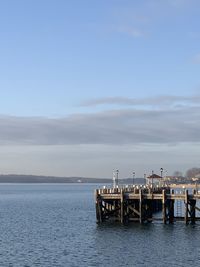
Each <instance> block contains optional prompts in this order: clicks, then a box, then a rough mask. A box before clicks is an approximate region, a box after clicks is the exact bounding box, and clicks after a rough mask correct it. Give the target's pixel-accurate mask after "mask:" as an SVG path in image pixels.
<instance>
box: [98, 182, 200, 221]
mask: <svg viewBox="0 0 200 267" xmlns="http://www.w3.org/2000/svg"><path fill="white" fill-rule="evenodd" d="M198 200H200V192H199V191H198V190H195V189H193V190H191V192H190V193H189V190H188V189H182V190H180V191H179V192H177V191H175V190H174V189H170V187H160V188H150V187H145V186H141V187H139V186H126V187H125V186H124V187H122V188H104V189H96V190H95V201H96V219H97V223H102V222H105V221H108V220H110V221H120V222H121V223H122V224H126V223H129V222H131V221H132V222H139V223H144V222H152V221H155V220H161V221H163V223H164V224H172V223H174V222H176V221H185V223H186V224H189V223H191V224H194V223H195V222H196V221H199V220H200V217H198V216H196V214H197V212H196V211H200V208H199V207H197V201H198ZM175 203H176V205H175ZM179 204H181V207H183V209H182V212H181V213H180V214H175V207H176V208H177V209H178V208H179ZM160 214H161V216H160V217H159V216H158V215H160Z"/></svg>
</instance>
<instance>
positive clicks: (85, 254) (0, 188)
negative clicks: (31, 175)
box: [0, 184, 200, 267]
mask: <svg viewBox="0 0 200 267" xmlns="http://www.w3.org/2000/svg"><path fill="white" fill-rule="evenodd" d="M94 188H96V185H71V184H64V185H55V184H54V185H53V184H48V185H41V184H40V185H39V184H38V185H27V184H21V185H6V184H4V185H2V184H0V266H2V267H6V266H10V267H11V266H20V267H23V266H24V267H25V266H26V267H28V266H42V267H45V266H48V267H49V266H53V267H54V266H55V267H56V266H74V267H75V266H136V267H137V266H180V267H183V266H198V267H199V266H200V246H199V245H200V223H199V224H197V225H195V226H191V225H189V226H185V225H184V223H177V224H175V225H163V224H161V223H152V224H148V225H139V224H130V225H129V226H121V225H120V224H106V225H101V226H98V225H96V220H95V210H94V198H93V189H94Z"/></svg>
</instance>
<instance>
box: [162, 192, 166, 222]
mask: <svg viewBox="0 0 200 267" xmlns="http://www.w3.org/2000/svg"><path fill="white" fill-rule="evenodd" d="M162 214H163V223H164V224H166V222H167V218H166V191H165V189H163V190H162Z"/></svg>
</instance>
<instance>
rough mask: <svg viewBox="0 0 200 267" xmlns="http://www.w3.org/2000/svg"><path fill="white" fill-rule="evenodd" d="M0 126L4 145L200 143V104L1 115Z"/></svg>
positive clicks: (0, 138)
mask: <svg viewBox="0 0 200 267" xmlns="http://www.w3.org/2000/svg"><path fill="white" fill-rule="evenodd" d="M172 98H173V97H172ZM180 98H181V97H180ZM191 99H192V101H193V100H194V99H193V98H191ZM146 101H147V100H146ZM0 127H1V131H0V144H1V145H75V144H76V145H80V144H102V145H133V144H143V143H151V144H152V143H154V144H176V143H180V142H200V135H199V132H200V107H199V106H186V105H183V106H181V105H180V106H179V107H172V108H169V107H167V108H163V109H156V110H155V109H152V108H148V109H142V108H140V109H135V108H134V109H133V108H128V109H116V110H107V111H103V112H98V113H91V114H75V115H71V116H68V117H66V118H57V119H55V118H43V117H36V118H31V117H30V118H28V117H12V116H1V117H0Z"/></svg>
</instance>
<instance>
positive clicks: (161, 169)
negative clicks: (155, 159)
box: [160, 168, 163, 177]
mask: <svg viewBox="0 0 200 267" xmlns="http://www.w3.org/2000/svg"><path fill="white" fill-rule="evenodd" d="M160 174H161V175H160V176H161V177H162V176H163V168H160Z"/></svg>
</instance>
